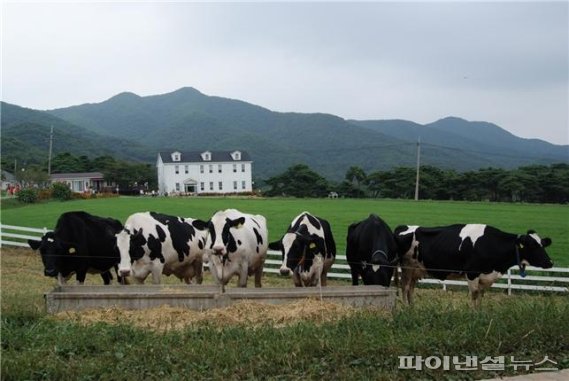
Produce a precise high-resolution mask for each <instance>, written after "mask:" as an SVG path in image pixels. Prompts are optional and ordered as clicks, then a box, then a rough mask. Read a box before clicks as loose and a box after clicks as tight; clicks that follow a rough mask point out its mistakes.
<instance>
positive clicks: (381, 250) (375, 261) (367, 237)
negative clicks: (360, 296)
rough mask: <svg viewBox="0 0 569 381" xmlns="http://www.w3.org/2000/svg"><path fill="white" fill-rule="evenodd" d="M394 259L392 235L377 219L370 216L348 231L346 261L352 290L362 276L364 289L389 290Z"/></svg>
mask: <svg viewBox="0 0 569 381" xmlns="http://www.w3.org/2000/svg"><path fill="white" fill-rule="evenodd" d="M397 258H398V256H397V244H396V243H395V239H394V238H393V232H392V231H391V229H390V228H389V226H388V225H387V224H386V223H385V222H384V221H383V220H382V219H381V218H379V217H378V216H377V215H375V214H370V215H369V217H368V218H366V219H365V220H363V221H360V222H356V223H354V224H351V225H350V227H349V228H348V237H347V245H346V259H347V261H348V265H349V266H350V271H351V273H352V284H353V285H354V286H357V285H358V280H359V277H360V276H361V277H362V280H363V282H364V284H365V285H368V284H379V285H382V286H385V287H389V285H390V283H391V277H392V276H393V269H394V266H395V267H396V266H397Z"/></svg>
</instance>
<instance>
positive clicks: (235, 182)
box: [233, 181, 237, 190]
mask: <svg viewBox="0 0 569 381" xmlns="http://www.w3.org/2000/svg"><path fill="white" fill-rule="evenodd" d="M233 190H237V181H234V182H233Z"/></svg>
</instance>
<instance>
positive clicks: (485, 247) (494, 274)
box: [395, 224, 553, 307]
mask: <svg viewBox="0 0 569 381" xmlns="http://www.w3.org/2000/svg"><path fill="white" fill-rule="evenodd" d="M395 240H396V242H397V244H398V247H399V249H398V250H399V255H400V263H401V268H402V276H401V279H402V282H401V283H402V288H403V299H404V300H405V299H406V300H407V301H408V302H409V304H411V303H412V301H413V290H414V287H415V283H416V282H417V280H418V279H421V278H423V277H425V276H426V275H429V276H432V277H434V278H437V279H440V280H444V279H448V278H456V277H460V278H464V277H466V279H467V281H468V288H469V290H470V294H471V298H472V302H473V304H474V306H476V307H477V306H479V305H480V301H481V297H482V295H483V294H484V290H485V289H486V288H488V287H490V286H492V284H493V283H494V282H495V281H496V280H497V279H499V278H500V277H501V276H502V275H503V274H504V273H506V272H507V271H508V269H509V268H510V267H512V266H514V265H518V266H519V267H520V270H521V271H522V272H523V271H524V270H525V267H526V266H527V265H528V264H529V265H531V266H536V267H542V268H550V267H552V266H553V263H552V262H551V259H550V258H549V256H548V255H547V253H546V252H545V248H546V247H547V246H549V245H550V244H551V239H549V238H544V239H541V238H540V237H539V236H538V235H537V234H536V233H535V232H534V231H533V230H529V231H528V232H527V233H526V234H520V235H517V234H511V233H506V232H503V231H500V230H498V229H496V228H494V227H492V226H488V225H482V224H467V225H464V224H461V225H451V226H445V227H437V228H425V227H418V226H408V225H404V226H398V227H397V228H396V229H395Z"/></svg>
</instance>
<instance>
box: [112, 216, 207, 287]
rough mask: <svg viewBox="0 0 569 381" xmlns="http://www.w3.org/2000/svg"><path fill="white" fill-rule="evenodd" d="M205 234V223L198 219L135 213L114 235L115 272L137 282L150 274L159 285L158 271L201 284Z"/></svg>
mask: <svg viewBox="0 0 569 381" xmlns="http://www.w3.org/2000/svg"><path fill="white" fill-rule="evenodd" d="M206 236H207V223H206V222H204V221H201V220H196V219H192V218H182V217H175V216H169V215H165V214H160V213H155V212H143V213H135V214H133V215H131V216H130V217H128V219H127V220H126V222H125V224H124V229H123V230H122V231H121V232H119V233H118V234H117V245H118V248H119V251H120V264H119V274H120V275H123V276H129V275H130V276H132V277H133V278H134V280H135V281H136V282H137V283H144V281H145V280H146V278H147V277H148V275H150V274H152V283H154V284H159V283H160V281H161V276H162V274H164V275H168V276H169V275H172V274H174V275H175V276H176V277H177V278H179V279H180V280H183V281H184V282H186V283H187V284H190V283H192V279H193V278H194V277H195V278H196V283H198V284H201V283H202V281H203V270H202V266H203V250H204V248H205V242H206Z"/></svg>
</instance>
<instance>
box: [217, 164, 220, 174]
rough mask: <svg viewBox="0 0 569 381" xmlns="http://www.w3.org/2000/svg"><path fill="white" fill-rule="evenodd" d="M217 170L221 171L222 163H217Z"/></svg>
mask: <svg viewBox="0 0 569 381" xmlns="http://www.w3.org/2000/svg"><path fill="white" fill-rule="evenodd" d="M217 172H219V173H221V164H218V165H217Z"/></svg>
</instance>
